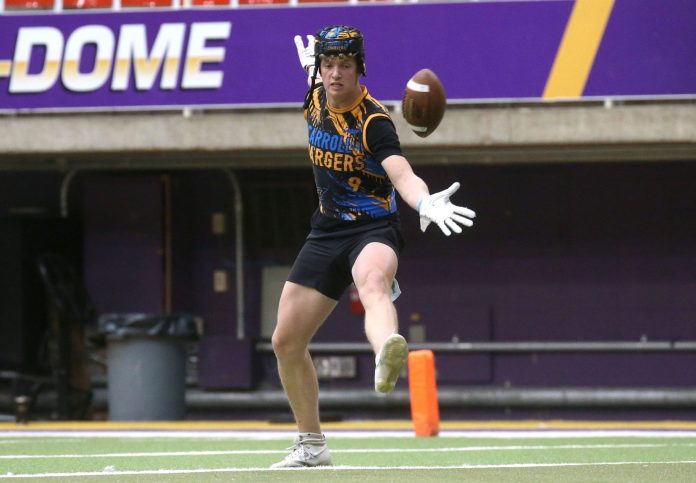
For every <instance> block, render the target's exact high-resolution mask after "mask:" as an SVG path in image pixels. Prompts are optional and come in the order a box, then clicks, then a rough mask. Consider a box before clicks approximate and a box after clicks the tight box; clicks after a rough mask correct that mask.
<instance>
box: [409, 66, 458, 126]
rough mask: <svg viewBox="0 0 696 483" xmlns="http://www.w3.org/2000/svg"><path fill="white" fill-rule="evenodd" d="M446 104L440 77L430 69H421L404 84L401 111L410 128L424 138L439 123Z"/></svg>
mask: <svg viewBox="0 0 696 483" xmlns="http://www.w3.org/2000/svg"><path fill="white" fill-rule="evenodd" d="M446 105H447V99H446V97H445V89H444V87H442V83H441V82H440V79H438V78H437V76H436V75H435V73H434V72H433V71H432V70H430V69H421V70H419V71H418V72H416V73H415V74H414V76H413V77H411V78H410V79H409V81H408V83H407V84H406V89H405V90H404V97H403V99H402V101H401V112H402V114H403V116H404V119H405V120H406V122H407V123H408V125H409V127H410V128H411V130H413V132H415V133H416V134H418V135H419V136H420V137H423V138H424V137H426V136H429V135H430V134H432V133H433V131H435V129H436V128H437V126H438V125H439V124H440V121H442V116H444V114H445V107H446Z"/></svg>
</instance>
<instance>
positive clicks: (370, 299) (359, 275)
mask: <svg viewBox="0 0 696 483" xmlns="http://www.w3.org/2000/svg"><path fill="white" fill-rule="evenodd" d="M397 266H398V259H397V258H396V253H394V250H392V248H391V247H389V246H388V245H385V244H384V243H377V242H374V243H369V244H368V245H366V246H365V248H363V250H362V251H361V252H360V255H358V258H357V259H356V260H355V263H354V264H353V281H354V282H355V286H356V287H357V289H358V294H359V295H360V301H361V302H362V304H363V306H364V307H365V334H366V335H367V340H368V341H370V344H371V345H372V349H373V350H374V352H375V354H377V353H378V352H379V350H380V349H381V348H382V345H383V344H384V341H385V340H386V339H387V338H388V337H389V336H390V335H391V334H393V333H394V332H396V331H397V329H398V321H397V316H396V309H395V308H394V304H393V303H392V301H391V285H392V281H393V280H394V276H395V275H396V268H397Z"/></svg>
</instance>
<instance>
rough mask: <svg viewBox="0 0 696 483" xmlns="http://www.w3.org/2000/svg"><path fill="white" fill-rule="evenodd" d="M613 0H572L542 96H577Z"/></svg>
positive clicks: (592, 58) (607, 18) (601, 34)
mask: <svg viewBox="0 0 696 483" xmlns="http://www.w3.org/2000/svg"><path fill="white" fill-rule="evenodd" d="M613 7H614V0H576V2H575V5H574V6H573V11H572V12H571V14H570V19H569V20H568V25H566V29H565V33H564V34H563V39H562V40H561V45H560V47H559V49H558V52H557V53H556V59H555V60H554V63H553V67H552V68H551V74H550V75H549V78H548V80H547V81H546V87H545V88H544V95H543V97H544V99H554V98H576V97H581V96H582V93H583V91H584V90H585V85H586V84H587V78H588V77H589V75H590V71H591V70H592V64H593V63H594V59H595V56H596V55H597V49H598V48H599V44H600V42H601V41H602V36H603V35H604V30H605V28H606V26H607V22H608V21H609V16H610V15H611V11H612V9H613Z"/></svg>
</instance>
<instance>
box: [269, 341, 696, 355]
mask: <svg viewBox="0 0 696 483" xmlns="http://www.w3.org/2000/svg"><path fill="white" fill-rule="evenodd" d="M409 349H410V350H421V349H430V350H432V351H433V352H447V353H472V352H476V353H481V352H488V353H510V352H518V353H519V352H693V351H696V341H694V340H685V341H667V340H662V341H548V342H546V341H545V342H535V341H529V342H517V341H516V342H420V343H418V342H417V343H409ZM256 350H257V351H258V352H262V353H264V352H266V353H267V352H273V346H272V345H271V343H270V342H259V343H258V344H256ZM309 351H310V352H312V353H313V354H320V353H335V354H360V353H371V352H372V347H371V346H370V344H368V343H366V342H315V343H311V344H310V345H309Z"/></svg>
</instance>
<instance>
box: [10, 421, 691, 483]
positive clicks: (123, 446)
mask: <svg viewBox="0 0 696 483" xmlns="http://www.w3.org/2000/svg"><path fill="white" fill-rule="evenodd" d="M327 436H328V438H329V441H330V447H331V450H332V455H333V460H334V465H335V466H334V467H332V468H322V469H303V470H287V469H286V470H270V469H269V468H268V466H269V465H270V464H271V463H274V462H275V461H278V460H280V459H282V457H283V456H284V455H285V454H286V451H285V447H287V446H288V445H289V443H290V442H291V439H292V435H291V434H290V433H288V432H283V433H278V432H270V431H257V432H253V431H243V432H242V431H238V432H234V431H225V432H201V431H197V432H186V431H175V432H168V433H167V432H162V431H136V432H113V431H102V432H84V431H52V432H41V431H36V432H15V431H5V432H3V431H0V480H3V479H7V480H10V479H20V480H22V481H39V480H41V481H50V482H53V481H56V482H58V481H66V482H68V481H69V482H91V481H108V482H112V481H113V482H116V481H118V482H122V481H123V482H140V481H143V482H161V481H176V482H184V481H186V482H199V481H201V482H207V481H279V482H280V481H303V482H304V481H310V482H313V481H316V482H319V481H363V482H365V483H368V482H381V481H384V482H420V483H425V482H431V481H433V482H439V481H466V482H530V483H532V482H534V483H540V482H562V483H570V482H612V483H616V482H651V483H653V482H696V433H695V432H693V431H689V432H685V431H682V432H679V431H632V432H630V433H628V432H617V431H594V432H592V431H582V432H578V431H553V432H549V431H507V432H500V431H499V432H490V431H487V432H481V431H443V432H442V434H441V436H439V437H433V438H415V437H414V436H412V435H411V434H409V432H408V431H391V432H379V431H377V432H374V431H373V432H370V431H351V432H344V431H333V432H331V431H327Z"/></svg>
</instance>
